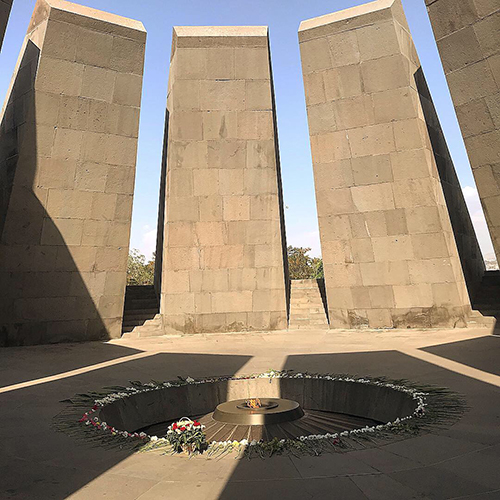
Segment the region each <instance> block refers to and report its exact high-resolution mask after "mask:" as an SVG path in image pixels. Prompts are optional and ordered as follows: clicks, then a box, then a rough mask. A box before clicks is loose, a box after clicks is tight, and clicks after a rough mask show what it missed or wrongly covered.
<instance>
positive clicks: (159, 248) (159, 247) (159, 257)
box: [154, 109, 170, 302]
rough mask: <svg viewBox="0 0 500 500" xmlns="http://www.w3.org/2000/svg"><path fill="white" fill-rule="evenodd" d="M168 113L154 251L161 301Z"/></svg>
mask: <svg viewBox="0 0 500 500" xmlns="http://www.w3.org/2000/svg"><path fill="white" fill-rule="evenodd" d="M169 120H170V113H169V111H168V109H167V110H166V111H165V132H164V134H163V156H162V160H161V173H160V195H159V200H158V226H157V230H156V253H155V276H154V286H155V292H156V295H157V296H158V302H160V301H161V299H160V297H161V282H162V269H163V243H164V238H165V204H166V202H167V198H166V194H167V158H168V155H167V153H168V151H167V149H168V124H169Z"/></svg>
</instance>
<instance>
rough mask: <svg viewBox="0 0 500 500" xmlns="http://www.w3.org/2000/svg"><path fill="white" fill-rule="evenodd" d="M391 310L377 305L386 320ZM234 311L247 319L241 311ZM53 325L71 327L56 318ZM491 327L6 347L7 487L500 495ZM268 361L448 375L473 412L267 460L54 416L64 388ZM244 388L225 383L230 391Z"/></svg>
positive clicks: (2, 483)
mask: <svg viewBox="0 0 500 500" xmlns="http://www.w3.org/2000/svg"><path fill="white" fill-rule="evenodd" d="M0 290H1V288H0ZM383 311H384V310H376V309H372V310H371V311H370V316H373V317H375V316H377V317H378V322H379V324H380V325H381V326H383V325H384V316H383ZM231 318H232V319H233V320H234V321H235V322H238V321H240V319H239V317H238V315H237V314H235V315H232V316H231ZM373 322H375V320H373ZM51 328H52V329H53V330H54V331H56V330H57V331H59V332H61V331H63V330H62V329H61V327H60V325H59V324H58V322H53V323H52V325H51ZM66 328H68V325H66ZM490 332H491V330H488V329H484V328H481V329H480V328H468V329H454V330H416V331H415V330H411V331H409V330H407V329H404V330H398V331H395V332H394V331H390V332H388V331H380V330H379V331H376V330H370V331H363V332H356V331H352V330H350V331H345V330H344V331H335V332H333V331H328V330H327V329H316V330H307V331H306V332H304V331H303V330H290V331H288V332H271V333H263V332H256V333H245V334H232V335H228V334H214V335H190V336H188V335H186V336H182V337H180V338H179V337H177V338H173V337H157V338H148V339H137V340H130V339H127V340H125V339H119V340H113V341H110V342H105V343H98V342H92V343H85V344H73V345H65V346H62V345H59V346H35V347H28V348H22V349H17V348H11V349H4V350H3V351H2V353H1V355H2V362H1V363H0V380H1V381H2V383H1V384H0V385H1V387H0V416H1V419H2V422H3V424H2V426H0V436H1V438H2V453H1V454H0V463H1V467H2V472H3V473H2V474H1V475H0V497H1V498H9V497H14V498H15V497H18V498H22V499H28V498H29V499H31V498H33V499H41V498H46V497H52V498H69V499H82V500H87V499H89V498H103V497H105V498H116V499H120V500H121V499H125V500H145V499H146V500H147V499H165V498H168V499H170V498H172V499H175V500H194V499H196V500H198V499H200V500H233V499H235V498H245V495H246V498H250V497H253V496H255V493H254V492H255V491H258V492H259V493H258V494H259V495H260V497H261V498H265V499H266V500H267V499H272V498H276V496H277V495H278V494H279V497H282V498H284V499H285V498H286V499H287V500H288V499H290V500H296V499H297V500H300V499H303V498H304V496H305V495H306V496H309V497H311V498H314V497H316V498H319V499H330V498H337V497H338V498H341V499H348V500H366V498H370V499H377V498H378V499H383V500H401V499H404V500H409V499H414V498H435V499H444V498H460V497H462V498H467V497H469V499H471V500H472V499H476V498H481V499H483V498H484V499H489V500H490V499H495V498H497V497H498V490H499V488H500V479H499V477H498V473H497V469H498V467H497V461H496V460H495V458H496V457H497V456H498V440H499V438H500V429H499V427H498V425H497V422H498V419H499V418H500V411H499V409H500V394H499V386H500V377H499V375H498V357H499V352H500V345H499V341H500V339H498V338H496V337H495V336H492V335H491V334H490ZM270 367H271V368H272V369H275V370H280V369H290V370H294V371H295V372H311V373H336V374H351V375H362V376H363V377H387V378H389V379H395V380H409V381H414V382H416V383H418V384H421V385H427V384H428V385H430V386H437V387H448V388H450V389H452V390H454V391H456V392H458V393H460V394H461V395H463V396H464V397H465V399H466V402H467V406H468V410H467V411H466V412H465V413H464V414H463V415H460V416H459V417H458V419H457V420H456V421H453V422H449V423H448V422H447V423H445V424H444V425H441V426H434V427H432V428H431V429H424V430H422V431H421V432H420V433H419V434H417V435H402V436H398V438H397V439H378V440H376V441H373V442H372V441H364V442H363V446H360V447H359V448H358V449H354V450H349V451H347V452H344V453H323V454H321V455H319V456H312V457H308V456H303V457H300V458H296V457H293V456H278V455H274V456H273V457H271V458H266V459H265V460H261V459H252V460H247V459H245V458H243V457H241V458H239V459H235V458H236V455H235V454H230V455H227V456H222V457H217V458H214V457H210V458H208V457H207V456H206V455H203V456H194V457H188V456H187V455H184V454H176V455H170V454H164V453H162V452H155V451H152V452H146V453H139V452H135V453H134V452H133V450H131V449H130V448H129V447H125V446H124V447H120V446H116V447H109V446H106V445H102V444H101V443H100V442H95V441H94V440H86V439H77V438H76V436H73V435H68V434H66V433H64V432H57V430H56V428H55V426H54V415H55V414H56V413H59V411H61V409H62V408H64V406H63V405H64V404H65V403H61V400H63V399H66V398H69V397H72V396H73V395H75V394H76V393H82V392H84V393H87V392H88V391H101V390H102V389H103V388H104V387H106V386H113V385H118V386H127V385H128V384H129V380H130V379H133V380H139V381H141V382H143V383H147V382H149V381H150V380H157V381H167V380H176V379H177V376H181V377H183V378H186V377H188V376H189V377H193V378H197V379H198V378H200V379H201V378H210V377H213V376H225V375H237V376H244V375H249V374H252V373H254V374H255V373H261V372H265V371H268V370H269V369H270ZM261 382H264V383H266V384H267V386H269V383H268V382H267V381H265V380H264V381H261ZM236 387H238V386H235V385H230V387H229V388H230V390H231V391H232V393H233V394H234V392H233V391H234V390H235V389H236ZM245 395H246V394H245ZM252 396H253V394H252ZM20 404H22V410H23V414H22V418H20V406H19V405H20ZM83 411H85V410H83ZM182 416H185V415H182ZM248 492H251V495H250V497H249V495H248ZM332 492H334V493H333V496H332Z"/></svg>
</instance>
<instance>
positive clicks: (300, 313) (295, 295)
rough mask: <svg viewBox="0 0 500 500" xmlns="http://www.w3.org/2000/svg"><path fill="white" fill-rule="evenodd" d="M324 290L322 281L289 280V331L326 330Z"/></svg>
mask: <svg viewBox="0 0 500 500" xmlns="http://www.w3.org/2000/svg"><path fill="white" fill-rule="evenodd" d="M324 290H325V286H324V281H323V280H322V279H320V280H316V279H306V280H291V283H290V320H289V325H288V329H289V330H297V329H300V330H302V329H317V328H328V319H327V315H326V313H325V310H326V307H325V306H326V294H325V292H324Z"/></svg>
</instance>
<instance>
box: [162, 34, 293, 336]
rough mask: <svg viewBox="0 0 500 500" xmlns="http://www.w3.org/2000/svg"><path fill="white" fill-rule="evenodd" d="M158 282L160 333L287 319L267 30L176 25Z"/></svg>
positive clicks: (263, 326) (269, 324)
mask: <svg viewBox="0 0 500 500" xmlns="http://www.w3.org/2000/svg"><path fill="white" fill-rule="evenodd" d="M165 129H166V139H165V151H164V155H165V156H164V161H163V173H162V186H161V192H162V197H161V199H160V217H159V231H158V235H159V239H158V251H157V286H158V288H159V289H160V313H161V314H162V316H163V322H164V330H165V332H167V333H172V332H176V333H179V332H181V333H199V332H217V331H245V330H275V329H284V328H286V327H287V301H286V288H287V287H286V285H285V277H286V273H285V266H286V242H285V235H284V220H283V201H282V193H281V176H280V165H279V154H278V146H277V132H276V116H275V107H274V95H273V84H272V73H271V63H270V55H269V40H268V31H267V27H253V26H252V27H230V26H227V27H217V26H211V27H175V28H174V33H173V41H172V55H171V63H170V76H169V86H168V98H167V119H166V127H165Z"/></svg>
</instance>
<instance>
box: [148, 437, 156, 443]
mask: <svg viewBox="0 0 500 500" xmlns="http://www.w3.org/2000/svg"><path fill="white" fill-rule="evenodd" d="M149 439H150V440H151V441H153V443H154V442H155V441H158V436H151V437H150V438H149Z"/></svg>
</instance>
